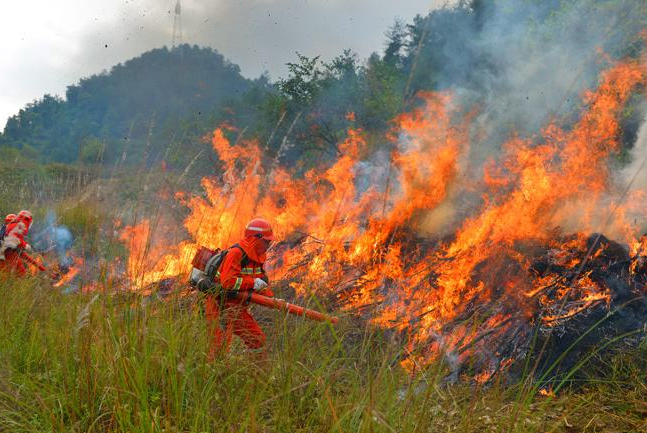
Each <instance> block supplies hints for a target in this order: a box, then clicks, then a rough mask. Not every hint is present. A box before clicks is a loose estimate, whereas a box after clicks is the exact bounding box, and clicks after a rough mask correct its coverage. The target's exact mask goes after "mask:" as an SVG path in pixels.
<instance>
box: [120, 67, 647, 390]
mask: <svg viewBox="0 0 647 433" xmlns="http://www.w3.org/2000/svg"><path fill="white" fill-rule="evenodd" d="M646 81H647V72H646V71H645V68H644V66H643V65H641V64H640V63H639V62H636V61H626V62H623V63H618V64H615V65H612V67H610V68H609V69H608V70H607V71H605V72H604V73H603V74H602V75H601V77H600V84H599V87H598V88H597V90H596V91H589V92H586V94H585V95H584V105H585V107H586V109H585V110H584V111H583V113H582V114H581V116H580V118H579V121H577V122H576V123H575V125H574V126H573V127H571V128H568V129H567V128H565V127H563V126H560V125H559V124H558V123H557V122H553V123H551V124H549V125H548V126H546V127H545V128H544V129H543V131H542V132H541V134H540V136H538V137H533V138H522V137H517V136H513V137H512V138H511V139H510V140H509V141H508V142H506V143H504V144H503V146H502V155H501V156H500V157H499V158H492V159H491V160H490V162H489V163H488V164H486V166H485V169H484V171H483V174H482V178H481V179H480V181H478V182H477V181H474V177H475V174H474V172H476V170H475V167H472V166H471V165H470V156H471V153H470V152H471V144H470V137H471V133H470V131H471V129H472V128H473V126H472V120H473V115H472V114H471V113H468V114H465V113H464V112H463V111H462V110H461V109H460V107H458V106H456V105H455V104H454V97H453V95H452V94H451V93H445V92H441V93H431V92H429V93H424V94H421V95H420V98H421V104H420V106H419V107H418V108H416V109H414V110H412V111H411V112H410V113H406V114H403V115H401V116H399V117H398V118H397V119H395V121H394V127H393V129H392V131H391V132H390V133H389V137H388V138H389V139H390V140H391V141H392V143H393V151H392V152H391V155H390V156H389V158H390V162H389V163H388V164H385V163H384V162H383V161H382V160H381V158H382V159H383V158H384V155H382V154H379V153H378V154H375V153H373V152H370V150H369V148H368V145H367V136H366V134H365V133H364V132H363V131H361V130H355V129H350V130H349V131H348V132H347V137H346V139H345V140H344V141H343V142H342V143H341V144H340V145H339V149H340V151H341V155H342V156H341V157H340V158H339V159H338V160H337V161H335V162H334V163H333V164H332V165H329V166H325V167H318V168H314V169H312V170H310V171H308V172H307V173H305V174H304V175H303V176H301V177H295V176H293V175H292V174H291V173H290V172H289V171H288V170H287V169H285V168H283V167H278V166H272V167H267V166H266V165H264V164H263V163H262V161H261V155H262V151H261V149H260V148H259V145H258V143H257V142H256V141H254V140H251V141H250V140H248V141H241V142H239V143H234V144H232V142H231V141H230V139H229V138H228V137H227V136H228V135H230V134H232V133H234V132H235V130H234V129H233V128H231V127H221V128H218V129H216V130H215V131H214V133H213V137H212V140H211V143H212V146H213V149H214V150H215V151H216V152H217V154H218V155H219V157H220V159H221V161H222V163H223V170H222V172H221V173H220V175H219V176H217V177H209V178H204V179H203V181H202V187H203V188H204V191H205V193H206V197H204V198H202V197H195V196H189V195H187V194H179V195H178V198H179V200H181V201H182V203H184V204H185V205H186V206H188V207H189V209H190V210H191V214H190V216H189V217H188V218H187V219H186V220H185V221H184V227H185V228H186V229H187V231H188V233H189V235H190V240H187V241H184V242H182V243H180V244H179V245H176V246H174V247H170V246H166V245H161V246H159V245H153V244H154V243H151V230H152V228H151V223H150V221H148V220H145V221H143V222H141V223H140V224H138V225H137V226H135V227H130V228H128V229H127V230H126V231H125V232H124V236H123V239H124V241H125V242H127V244H128V248H129V250H130V258H129V261H128V273H129V275H130V279H131V281H133V284H134V285H135V286H136V287H142V286H143V285H145V284H148V283H151V282H154V281H157V280H159V279H161V278H164V277H165V276H177V275H181V274H184V273H186V272H188V270H189V269H188V268H189V263H190V260H191V258H192V256H193V254H194V253H195V251H196V250H197V248H198V246H200V245H204V246H207V247H210V248H216V247H220V248H222V247H226V246H228V245H230V244H232V243H234V242H236V241H237V240H238V237H239V236H240V235H241V234H242V232H243V229H244V225H245V223H246V222H247V221H248V220H249V219H251V218H252V217H254V216H257V215H262V216H263V217H264V218H266V219H268V220H270V221H271V222H272V223H273V226H274V228H275V233H276V235H277V237H278V238H279V239H282V240H283V241H284V242H282V243H280V244H278V245H277V246H276V247H275V250H274V254H273V258H272V260H271V262H270V263H269V264H268V269H269V271H270V277H271V278H272V279H273V281H275V282H277V284H279V285H284V286H290V287H292V288H293V289H294V290H295V291H296V292H297V295H308V294H310V293H313V292H318V293H334V294H335V296H336V297H337V299H338V301H339V302H340V303H341V305H342V308H344V309H346V310H348V311H355V312H359V313H368V312H370V317H371V320H372V322H373V323H375V324H377V325H380V326H384V327H388V328H393V329H395V330H398V331H402V332H405V333H406V335H407V336H408V341H409V347H410V349H411V353H412V354H411V356H410V358H409V359H408V360H407V361H406V362H405V364H406V365H408V366H409V367H410V368H413V366H415V365H424V364H425V363H426V362H428V361H430V360H431V359H434V358H435V357H437V356H438V355H439V354H440V353H443V352H447V351H453V352H455V353H457V354H458V358H459V359H462V358H465V357H466V356H468V354H469V353H470V352H472V351H473V350H478V349H479V348H480V347H482V346H484V345H485V344H487V343H486V341H488V340H487V338H495V337H496V336H497V335H503V333H504V332H505V330H506V329H508V327H509V326H511V325H512V324H513V323H518V322H519V321H523V320H529V319H530V318H531V317H533V315H534V314H535V313H536V311H537V310H538V308H540V307H546V308H547V310H546V311H549V312H554V314H552V313H551V314H547V315H545V316H544V317H542V319H541V320H542V321H543V322H544V323H545V324H546V325H547V326H550V324H554V323H555V322H559V321H560V320H564V319H565V318H568V317H570V316H572V315H574V314H578V312H580V311H583V310H585V309H587V308H590V307H591V306H592V305H597V304H600V303H608V302H609V300H610V294H609V290H608V289H607V288H606V287H604V286H603V285H601V284H600V283H597V282H595V281H593V280H592V279H591V278H590V276H589V275H586V274H584V275H579V276H578V277H577V278H576V279H575V280H574V281H572V282H569V281H557V280H558V277H557V276H556V275H553V274H548V275H541V276H537V275H534V276H533V274H532V272H530V268H531V256H530V255H529V254H528V253H527V251H526V249H527V248H530V247H531V246H532V245H541V246H542V247H544V248H548V249H549V250H550V251H552V252H553V253H551V254H549V256H550V257H549V259H550V260H551V261H552V262H551V263H552V264H553V265H554V266H557V265H559V266H562V267H566V268H567V269H573V270H575V269H577V268H578V266H580V265H581V263H582V259H581V257H582V254H579V253H581V252H582V251H586V243H585V238H586V236H585V235H584V233H590V232H591V231H594V230H595V229H596V228H599V227H600V225H601V224H602V223H603V222H604V221H605V218H606V216H607V215H609V214H610V212H611V211H612V209H614V207H615V206H614V203H613V200H612V198H613V194H614V193H615V192H616V189H618V188H617V185H615V184H614V181H613V178H612V176H611V172H610V169H609V159H610V157H611V156H612V155H613V154H614V153H616V152H618V151H619V149H620V148H619V146H620V145H619V141H618V137H619V131H620V126H619V122H618V117H619V114H620V113H621V111H622V109H623V107H624V105H625V103H626V101H627V100H628V98H629V97H630V96H631V94H632V92H633V91H634V90H635V89H636V88H637V87H638V86H640V85H645V84H646ZM466 179H468V180H466ZM459 187H460V188H463V189H464V190H463V191H461V192H460V194H459V193H458V192H456V191H457V190H458V189H459ZM645 197H646V195H645V194H644V193H642V194H639V193H636V195H635V196H634V197H632V198H635V199H640V200H641V202H640V205H636V204H635V201H632V203H633V204H632V205H631V206H622V207H620V208H618V209H616V210H615V212H616V213H615V215H616V218H614V220H615V221H614V224H613V227H611V228H610V229H613V231H614V233H617V234H618V235H619V237H620V240H623V241H625V242H627V243H629V244H630V245H631V248H632V251H633V252H636V251H639V250H642V249H643V245H644V244H645V242H646V240H645V239H642V238H640V237H639V236H638V235H637V229H636V228H635V227H633V226H631V224H629V223H628V218H627V216H628V215H629V214H630V213H635V212H637V211H640V209H646V207H645V204H647V203H646V201H645ZM461 199H464V200H466V202H467V203H470V204H468V205H467V207H468V210H467V212H465V211H462V212H463V213H467V214H468V216H467V217H465V216H463V218H462V222H461V223H460V225H459V226H458V227H457V229H456V231H455V233H454V234H453V235H452V236H451V237H446V238H445V240H442V241H439V240H438V238H435V239H429V238H428V232H429V227H427V226H425V221H427V219H426V218H428V217H429V216H430V215H434V212H440V211H441V209H442V208H443V207H446V209H454V210H453V211H452V212H454V213H458V212H459V211H458V210H456V209H457V208H458V207H459V205H460V200H461ZM642 212H643V213H644V211H642ZM560 227H561V228H563V229H568V230H569V231H574V232H579V233H580V235H579V236H577V237H576V238H565V237H563V238H562V239H559V236H556V233H559V231H556V229H557V228H560ZM432 228H435V227H432ZM605 228H606V227H605ZM153 246H154V247H155V248H153ZM524 248H525V249H524ZM154 249H157V253H155V254H151V250H154ZM162 250H164V251H171V253H170V254H163V255H161V258H159V259H157V258H158V257H160V254H159V251H162ZM575 252H578V254H576V253H575ZM150 257H155V259H151V258H150ZM549 291H550V293H551V294H550V295H548V294H547V293H548V292H549ZM564 300H571V301H573V302H572V303H571V304H569V305H575V306H574V307H572V308H570V309H569V310H568V311H561V310H560V309H559V308H557V305H558V303H559V302H560V301H564ZM553 307H554V308H553ZM468 319H469V320H468ZM475 323H476V324H475ZM486 337H487V338H486ZM505 362H506V363H507V362H509V361H505ZM483 377H484V378H486V379H487V377H489V376H487V377H486V376H483Z"/></svg>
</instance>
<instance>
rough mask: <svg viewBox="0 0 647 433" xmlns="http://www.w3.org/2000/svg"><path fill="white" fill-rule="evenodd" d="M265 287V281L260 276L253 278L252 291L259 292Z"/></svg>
mask: <svg viewBox="0 0 647 433" xmlns="http://www.w3.org/2000/svg"><path fill="white" fill-rule="evenodd" d="M266 287H267V283H266V282H265V281H263V280H261V279H260V278H254V291H255V292H259V291H261V290H263V289H265V288H266Z"/></svg>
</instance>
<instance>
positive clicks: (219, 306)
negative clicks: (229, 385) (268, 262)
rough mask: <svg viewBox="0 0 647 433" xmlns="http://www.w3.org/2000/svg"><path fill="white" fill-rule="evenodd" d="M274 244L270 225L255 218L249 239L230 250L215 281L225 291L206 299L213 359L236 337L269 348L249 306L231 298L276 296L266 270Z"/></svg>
mask: <svg viewBox="0 0 647 433" xmlns="http://www.w3.org/2000/svg"><path fill="white" fill-rule="evenodd" d="M273 241H274V234H273V232H272V227H271V226H270V224H269V223H268V222H267V221H265V220H264V219H262V218H255V219H253V220H251V221H250V222H249V224H247V227H246V228H245V237H244V238H243V239H242V240H241V241H240V242H239V243H238V244H236V245H234V246H232V247H230V248H229V251H228V253H227V255H226V256H225V258H224V260H223V262H222V265H221V266H220V270H219V272H217V273H216V277H215V279H216V280H219V281H216V282H217V283H219V284H220V286H221V287H222V289H223V290H222V291H221V292H222V293H221V296H214V295H209V296H207V299H206V316H207V320H208V322H209V325H210V328H211V332H212V344H211V348H210V351H209V354H210V357H211V358H213V357H215V356H216V355H217V354H218V353H222V352H226V351H227V350H228V349H229V345H230V344H231V339H232V335H234V334H235V335H237V336H238V337H240V338H241V339H242V340H243V342H244V343H245V345H246V346H247V347H249V348H250V349H261V348H262V347H263V346H264V345H265V334H264V333H263V330H262V329H261V327H260V326H259V325H258V323H257V322H256V320H254V318H253V317H252V315H251V314H250V313H249V311H248V303H247V302H245V301H240V300H238V299H232V296H231V294H235V293H238V292H243V293H244V292H248V293H251V292H252V291H253V292H257V293H260V294H262V295H265V296H274V294H273V293H272V291H271V290H270V289H269V287H268V278H267V275H266V273H265V271H264V270H263V264H264V263H265V259H266V254H267V250H268V248H269V247H270V245H271V243H272V242H273ZM228 295H229V296H228Z"/></svg>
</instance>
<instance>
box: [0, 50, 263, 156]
mask: <svg viewBox="0 0 647 433" xmlns="http://www.w3.org/2000/svg"><path fill="white" fill-rule="evenodd" d="M252 85H253V82H252V81H250V80H247V79H245V78H244V77H243V76H241V75H240V69H239V67H238V66H237V65H235V64H232V63H230V62H229V61H228V60H227V59H225V58H224V57H223V56H222V55H221V54H219V53H218V52H217V51H215V50H213V49H210V48H200V47H197V46H189V45H183V46H181V47H177V48H175V49H173V50H169V49H167V48H159V49H155V50H152V51H149V52H146V53H144V54H142V55H141V56H139V57H137V58H134V59H131V60H128V61H127V62H125V63H123V64H118V65H116V66H114V67H113V68H112V69H111V70H110V71H107V72H104V73H101V74H98V75H93V76H91V77H89V78H84V79H82V80H81V81H80V82H79V83H78V84H76V85H72V86H69V87H68V88H67V91H66V92H65V99H62V98H59V97H56V96H51V95H45V96H44V97H43V98H42V99H40V100H37V101H34V102H32V103H30V104H28V105H27V106H26V107H25V108H24V109H22V110H20V112H19V113H18V114H17V115H14V116H12V117H10V118H9V119H8V121H7V124H6V127H5V129H4V132H3V133H2V134H1V135H0V145H5V146H10V147H13V148H19V149H23V153H25V152H26V153H27V154H33V155H37V156H38V159H40V160H43V161H59V162H71V161H76V160H78V159H79V158H82V159H86V160H88V162H90V161H89V160H92V159H95V158H102V159H110V158H114V157H115V156H116V155H117V154H120V153H121V152H120V151H121V150H122V148H123V147H124V145H125V143H127V142H128V143H129V144H130V147H131V150H132V151H133V152H135V154H137V153H141V152H142V149H141V148H142V145H144V146H145V145H146V143H145V142H146V137H147V135H148V132H149V131H150V130H151V129H153V130H155V131H156V132H157V131H159V129H160V128H162V129H163V128H164V127H165V126H167V124H168V123H169V122H172V123H176V122H177V120H178V119H183V118H184V119H186V118H191V117H192V116H197V115H200V114H201V113H205V112H210V111H212V110H214V109H215V108H216V107H218V106H220V105H222V104H223V103H224V102H226V101H229V100H234V99H239V98H240V96H241V95H242V94H243V93H244V92H246V91H247V90H248V89H250V88H251V87H252ZM167 144H168V143H167ZM106 151H108V154H105V155H102V153H105V152H106Z"/></svg>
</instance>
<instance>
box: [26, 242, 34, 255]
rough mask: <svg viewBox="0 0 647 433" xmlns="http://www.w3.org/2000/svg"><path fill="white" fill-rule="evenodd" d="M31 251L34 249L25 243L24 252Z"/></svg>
mask: <svg viewBox="0 0 647 433" xmlns="http://www.w3.org/2000/svg"><path fill="white" fill-rule="evenodd" d="M32 251H34V249H33V248H32V247H31V245H29V244H27V246H26V247H25V252H27V253H31V252H32Z"/></svg>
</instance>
